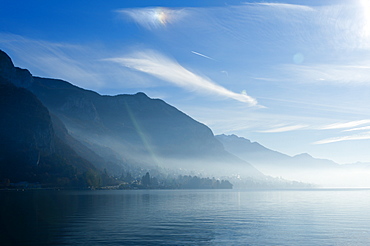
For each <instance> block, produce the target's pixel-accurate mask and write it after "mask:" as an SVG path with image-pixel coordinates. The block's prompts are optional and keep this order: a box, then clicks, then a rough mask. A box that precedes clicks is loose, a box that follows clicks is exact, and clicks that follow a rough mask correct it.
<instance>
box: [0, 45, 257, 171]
mask: <svg viewBox="0 0 370 246" xmlns="http://www.w3.org/2000/svg"><path fill="white" fill-rule="evenodd" d="M0 65H1V69H0V74H1V75H2V76H3V77H5V78H7V79H8V80H9V81H11V82H12V83H13V84H14V85H17V86H20V87H24V88H27V89H28V90H29V91H31V92H32V93H33V94H35V95H36V96H37V98H38V99H39V100H40V101H41V102H42V104H43V105H45V106H46V107H47V109H48V110H49V111H50V112H51V113H52V115H54V116H53V119H54V120H53V122H54V124H55V126H56V127H57V129H59V130H58V132H57V133H58V137H59V139H62V140H63V142H64V143H66V144H67V145H68V146H69V147H71V148H73V149H74V151H75V152H76V153H78V155H79V156H82V157H84V158H85V159H88V160H89V161H90V162H92V163H94V165H95V166H96V167H98V168H99V169H106V170H107V171H108V172H109V173H110V174H113V175H120V174H121V172H122V170H127V169H128V168H130V167H132V166H136V167H144V168H150V167H152V168H154V167H160V168H170V169H176V170H183V171H184V172H195V173H197V172H199V173H204V174H211V175H220V174H222V175H234V174H242V175H244V176H245V177H258V178H259V177H264V175H263V174H262V173H260V172H259V171H258V170H256V169H255V168H254V167H252V166H251V165H250V164H249V163H247V162H246V161H243V160H241V159H239V158H238V157H236V156H234V155H232V154H230V153H228V152H227V151H225V150H224V147H223V145H222V144H221V143H220V142H219V141H218V140H217V139H216V138H215V137H214V135H213V133H212V131H211V130H210V129H209V128H208V127H207V126H205V125H204V124H201V123H199V122H197V121H195V120H194V119H192V118H191V117H189V116H187V115H186V114H184V113H182V112H181V111H179V110H178V109H176V108H175V107H173V106H171V105H168V104H167V103H165V102H164V101H162V100H160V99H151V98H149V97H147V96H146V95H145V94H144V93H137V94H135V95H117V96H102V95H99V94H98V93H96V92H93V91H89V90H85V89H82V88H79V87H77V86H74V85H72V84H70V83H68V82H66V81H62V80H55V79H46V78H38V77H32V76H31V74H30V73H29V72H28V71H27V70H24V69H19V68H14V66H13V64H12V62H11V59H10V58H9V57H8V56H7V55H6V54H5V53H4V52H0ZM59 120H60V121H59ZM64 127H65V128H64Z"/></svg>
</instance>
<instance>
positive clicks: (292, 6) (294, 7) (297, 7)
mask: <svg viewBox="0 0 370 246" xmlns="http://www.w3.org/2000/svg"><path fill="white" fill-rule="evenodd" d="M244 4H246V5H256V6H258V5H260V6H268V7H273V8H280V9H288V10H289V9H290V10H304V11H313V10H314V9H313V8H312V7H309V6H305V5H299V4H289V3H244Z"/></svg>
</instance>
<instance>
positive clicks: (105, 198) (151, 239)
mask: <svg viewBox="0 0 370 246" xmlns="http://www.w3.org/2000/svg"><path fill="white" fill-rule="evenodd" d="M0 201H1V210H0V216H1V217H0V219H1V220H0V222H1V228H0V229H1V231H0V245H89V246H93V245H300V246H302V245H310V246H311V245H370V213H369V209H370V190H336V189H328V190H117V191H48V190H38V191H18V192H17V191H1V192H0Z"/></svg>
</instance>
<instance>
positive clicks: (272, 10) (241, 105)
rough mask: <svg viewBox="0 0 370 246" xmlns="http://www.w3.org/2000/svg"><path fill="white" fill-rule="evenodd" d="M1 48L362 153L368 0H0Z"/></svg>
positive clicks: (347, 156)
mask: <svg viewBox="0 0 370 246" xmlns="http://www.w3.org/2000/svg"><path fill="white" fill-rule="evenodd" d="M0 16H1V17H0V49H2V50H4V51H5V52H7V53H8V54H9V55H10V56H11V57H12V59H13V61H14V63H15V65H16V66H19V67H23V68H28V69H29V70H30V71H31V73H32V74H33V75H36V76H41V77H53V78H60V79H64V80H67V81H69V82H71V83H73V84H75V85H78V86H80V87H83V88H86V89H91V90H95V91H97V92H99V93H101V94H110V95H114V94H126V93H130V94H132V93H136V92H138V91H143V92H145V93H146V94H148V95H149V96H150V97H153V98H161V99H163V100H165V101H166V102H168V103H170V104H171V105H173V106H175V107H177V108H178V109H180V110H182V111H183V112H185V113H187V114H188V115H190V116H192V117H193V118H195V119H196V120H198V121H200V122H202V123H205V124H206V125H208V126H209V127H210V128H211V129H212V130H213V132H214V133H215V134H221V133H225V134H237V135H239V136H242V137H245V138H248V139H250V140H252V141H257V142H259V143H261V144H263V145H265V146H266V147H269V148H271V149H274V150H277V151H280V152H283V153H286V154H289V155H295V154H299V153H303V152H307V153H309V154H311V155H313V156H315V157H318V158H328V159H332V160H334V161H337V162H338V163H351V162H356V161H362V162H370V151H369V149H368V148H369V146H370V144H369V143H370V107H369V105H370V97H369V89H370V2H369V1H366V0H353V1H334V0H323V1H308V0H307V1H293V0H291V1H275V0H273V1H270V2H268V1H214V0H212V1H118V0H117V1H109V0H108V1H97V0H95V1H88V2H87V1H76V0H74V1H71V0H64V1H41V0H39V1H13V0H0Z"/></svg>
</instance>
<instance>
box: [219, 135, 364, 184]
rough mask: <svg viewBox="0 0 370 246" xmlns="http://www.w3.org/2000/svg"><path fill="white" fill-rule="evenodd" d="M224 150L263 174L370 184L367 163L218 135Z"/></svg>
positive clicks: (286, 177) (328, 182)
mask: <svg viewBox="0 0 370 246" xmlns="http://www.w3.org/2000/svg"><path fill="white" fill-rule="evenodd" d="M216 138H217V139H218V140H219V141H220V142H221V143H222V144H223V145H224V147H225V150H226V151H228V152H230V153H232V154H234V155H235V156H237V157H239V158H241V159H243V160H245V161H248V162H250V163H251V164H252V165H253V166H254V167H256V168H257V169H258V170H260V171H261V172H263V173H264V174H266V175H271V176H273V177H283V178H285V179H290V180H299V181H302V182H309V183H315V184H319V185H323V186H336V187H338V186H340V187H343V186H348V187H351V186H356V187H364V186H366V187H367V186H369V185H370V182H369V180H368V175H369V174H370V163H355V164H346V165H339V164H338V163H335V162H334V161H331V160H327V159H318V158H314V157H312V156H311V155H309V154H307V153H303V154H299V155H296V156H289V155H286V154H282V153H280V152H277V151H274V150H271V149H268V148H266V147H264V146H262V145H261V144H259V143H257V142H251V141H250V140H248V139H246V138H242V137H238V136H236V135H224V134H222V135H217V136H216Z"/></svg>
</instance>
